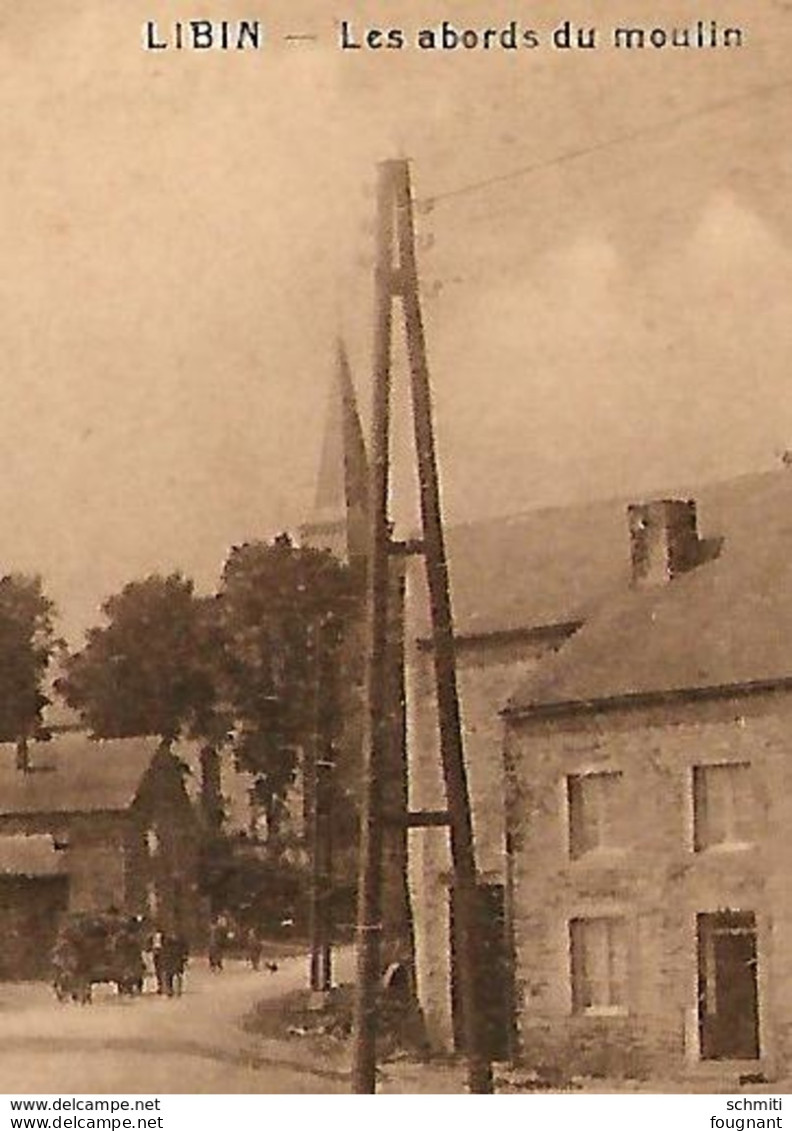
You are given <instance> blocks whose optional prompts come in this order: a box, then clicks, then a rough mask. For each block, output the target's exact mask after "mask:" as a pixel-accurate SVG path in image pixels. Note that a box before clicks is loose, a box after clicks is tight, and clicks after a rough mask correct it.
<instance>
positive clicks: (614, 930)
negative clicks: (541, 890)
mask: <svg viewBox="0 0 792 1131" xmlns="http://www.w3.org/2000/svg"><path fill="white" fill-rule="evenodd" d="M569 945H570V957H571V967H572V969H571V972H572V1009H573V1010H574V1012H575V1013H600V1014H608V1013H623V1012H624V1011H625V1009H626V1007H627V929H626V925H625V922H624V920H623V919H620V918H608V917H603V918H591V919H572V920H571V921H570V924H569Z"/></svg>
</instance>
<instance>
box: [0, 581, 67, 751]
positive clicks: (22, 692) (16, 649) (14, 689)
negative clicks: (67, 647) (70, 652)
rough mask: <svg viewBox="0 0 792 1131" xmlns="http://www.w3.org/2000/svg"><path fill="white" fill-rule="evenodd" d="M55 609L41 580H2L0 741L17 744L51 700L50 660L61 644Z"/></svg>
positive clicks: (31, 730)
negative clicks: (45, 687)
mask: <svg viewBox="0 0 792 1131" xmlns="http://www.w3.org/2000/svg"><path fill="white" fill-rule="evenodd" d="M54 615H55V606H54V605H53V603H52V602H51V601H50V600H49V598H48V597H47V596H45V594H44V592H43V588H42V582H41V578H40V577H29V576H25V575H23V574H16V573H15V574H8V575H7V576H5V577H3V578H0V738H2V740H3V741H6V742H8V741H15V740H17V739H24V738H27V737H31V736H34V735H35V734H36V733H38V732H39V730H40V728H41V712H42V709H43V707H44V706H46V704H47V702H48V700H47V696H46V695H45V694H44V692H43V691H42V685H43V682H44V677H45V675H46V671H47V667H48V665H49V662H50V658H51V657H52V655H53V652H54V651H55V649H56V647H57V645H58V644H59V641H58V640H57V638H56V636H55V632H54V628H53V618H54Z"/></svg>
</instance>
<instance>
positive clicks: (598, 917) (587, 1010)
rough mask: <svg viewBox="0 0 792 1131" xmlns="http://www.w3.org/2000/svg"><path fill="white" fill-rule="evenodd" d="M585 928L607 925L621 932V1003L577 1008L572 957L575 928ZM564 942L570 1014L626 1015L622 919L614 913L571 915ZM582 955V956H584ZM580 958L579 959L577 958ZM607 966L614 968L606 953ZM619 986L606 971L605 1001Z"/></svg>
mask: <svg viewBox="0 0 792 1131" xmlns="http://www.w3.org/2000/svg"><path fill="white" fill-rule="evenodd" d="M576 923H577V924H584V925H586V924H588V925H593V924H595V923H605V924H608V925H618V926H619V927H620V928H621V930H622V939H621V946H622V948H623V955H622V961H623V963H624V970H623V973H622V978H621V983H620V985H621V997H622V1001H621V1002H613V1001H603V1002H591V1003H590V1004H588V1005H580V1004H578V1002H577V998H578V996H579V995H578V992H577V991H578V990H579V987H578V986H577V981H576V979H577V969H576V968H577V961H576V954H575V924H576ZM606 938H607V944H608V946H609V947H611V946H612V940H611V939H610V938H609V937H607V936H606ZM567 939H568V946H569V1002H570V1008H571V1012H572V1014H573V1015H574V1016H576V1017H626V1016H628V1014H629V1004H628V995H629V987H630V943H629V934H628V921H627V917H626V916H625V915H621V914H616V913H595V914H583V915H573V916H571V917H570V918H569V920H568V921H567ZM584 953H585V952H584ZM579 957H581V956H579ZM606 960H607V963H608V966H609V967H611V966H613V965H614V957H613V954H612V951H611V950H609V951H608V954H607V959H606ZM617 984H619V983H618V981H617V979H616V978H615V976H613V974H612V971H609V984H608V997H609V998H610V997H612V996H613V989H614V986H615V985H617Z"/></svg>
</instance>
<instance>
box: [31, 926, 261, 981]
mask: <svg viewBox="0 0 792 1131" xmlns="http://www.w3.org/2000/svg"><path fill="white" fill-rule="evenodd" d="M208 944H209V945H208V958H209V969H210V970H211V971H212V972H213V973H218V972H219V971H221V970H222V969H223V961H224V959H225V957H226V955H227V954H228V952H229V950H231V949H233V951H234V953H235V954H240V951H241V954H242V956H244V958H245V959H246V961H247V962H249V964H250V966H251V968H252V969H253V970H259V969H260V968H261V962H262V955H263V952H264V943H263V940H262V937H261V934H260V931H259V929H258V928H257V927H255V926H249V927H247V928H243V929H241V930H240V929H239V928H238V927H237V926H236V925H235V924H234V923H233V922H232V921H231V920H230V919H229V918H228V917H227V916H225V915H218V916H216V917H215V918H214V919H213V920H212V922H211V924H210V927H209V937H208ZM189 959H190V948H189V944H188V942H187V939H186V937H185V936H184V935H183V934H182V933H181V932H180V931H179V929H178V928H176V929H170V930H166V929H164V928H162V927H160V926H157V925H156V924H155V925H151V924H150V923H147V922H146V921H145V920H144V919H143V918H142V917H141V916H135V915H133V916H125V915H122V914H120V913H119V912H118V911H116V910H115V909H114V908H111V909H110V910H108V911H107V912H104V913H101V914H92V915H71V916H69V917H68V918H67V919H66V920H65V921H64V923H63V924H62V926H61V930H60V932H59V934H58V938H57V941H56V943H55V947H54V949H53V952H52V968H53V985H54V988H55V992H56V994H57V996H58V998H59V999H60V1000H61V1001H66V1000H73V1001H77V1002H81V1003H87V1002H90V1000H91V992H92V987H93V986H94V985H95V984H96V983H99V982H110V983H115V984H116V986H117V987H118V992H119V994H120V995H122V996H128V997H132V996H136V995H139V994H142V993H143V991H144V988H145V985H146V980H147V979H151V978H153V979H154V982H155V985H156V992H157V993H158V994H161V995H163V996H165V997H178V996H179V995H180V994H181V993H182V990H183V988H184V975H185V971H186V969H187V964H188V962H189ZM266 969H267V970H269V971H271V972H274V971H276V970H277V969H278V967H277V964H276V963H274V962H267V963H266Z"/></svg>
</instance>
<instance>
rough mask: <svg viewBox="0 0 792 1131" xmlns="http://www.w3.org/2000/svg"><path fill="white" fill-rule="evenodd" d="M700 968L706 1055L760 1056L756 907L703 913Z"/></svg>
mask: <svg viewBox="0 0 792 1131" xmlns="http://www.w3.org/2000/svg"><path fill="white" fill-rule="evenodd" d="M698 968H699V1034H700V1038H701V1056H702V1058H703V1059H704V1060H731V1059H734V1060H755V1059H757V1058H758V1056H759V994H758V989H757V956H756V921H755V917H754V914H753V912H750V911H719V912H717V913H715V914H707V915H699V916H698Z"/></svg>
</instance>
